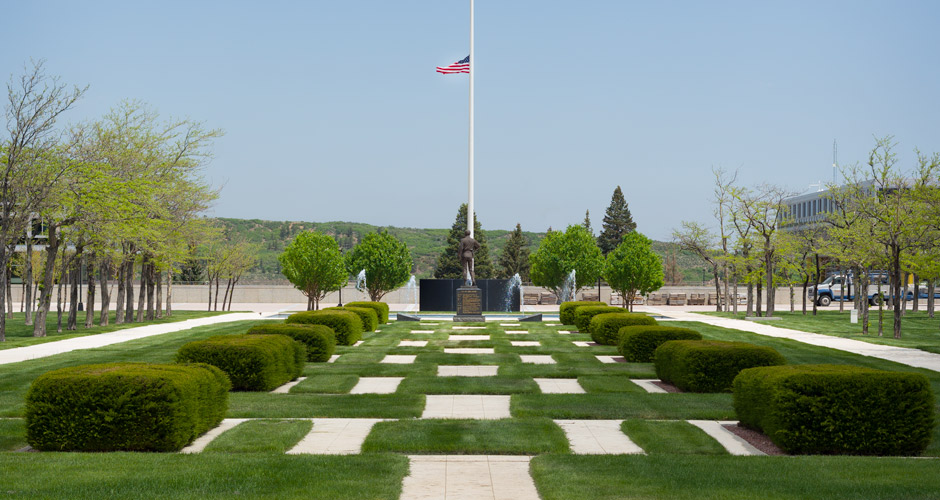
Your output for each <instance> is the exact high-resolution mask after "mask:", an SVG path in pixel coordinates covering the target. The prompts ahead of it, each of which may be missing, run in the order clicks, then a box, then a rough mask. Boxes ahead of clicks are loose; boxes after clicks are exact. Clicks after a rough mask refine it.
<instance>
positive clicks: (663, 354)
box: [653, 340, 786, 392]
mask: <svg viewBox="0 0 940 500" xmlns="http://www.w3.org/2000/svg"><path fill="white" fill-rule="evenodd" d="M653 358H654V361H653V362H654V364H655V366H656V376H657V377H659V378H660V379H661V380H662V381H664V382H669V383H671V384H673V385H675V386H676V387H678V388H679V389H682V390H683V391H688V392H731V384H732V382H733V381H734V377H736V376H737V375H738V373H740V372H741V370H743V369H745V368H754V367H758V366H773V365H783V364H786V360H785V359H784V358H783V356H781V355H780V353H779V352H777V351H776V350H774V349H772V348H770V347H764V346H758V345H754V344H748V343H745V342H722V341H718V340H670V341H668V342H666V343H664V344H663V345H661V346H659V347H658V348H657V349H656V351H655V353H654V355H653Z"/></svg>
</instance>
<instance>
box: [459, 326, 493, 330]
mask: <svg viewBox="0 0 940 500" xmlns="http://www.w3.org/2000/svg"><path fill="white" fill-rule="evenodd" d="M451 328H453V329H454V330H486V327H485V326H452V327H451Z"/></svg>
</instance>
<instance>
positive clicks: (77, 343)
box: [0, 313, 267, 365]
mask: <svg viewBox="0 0 940 500" xmlns="http://www.w3.org/2000/svg"><path fill="white" fill-rule="evenodd" d="M256 319H267V318H266V317H264V316H260V315H258V314H255V313H232V314H222V315H219V316H209V317H206V318H195V319H188V320H186V321H177V322H174V323H161V324H159V325H146V326H138V327H134V328H125V329H124V330H118V331H114V332H108V333H99V334H96V335H85V336H84V337H74V338H70V339H65V340H56V341H53V342H46V343H44V344H36V345H31V346H26V347H14V348H13V349H4V350H2V351H0V365H5V364H8V363H19V362H20V361H27V360H30V359H37V358H45V357H47V356H54V355H56V354H62V353H65V352H71V351H78V350H82V349H95V348H97V347H104V346H108V345H112V344H118V343H121V342H127V341H129V340H137V339H142V338H145V337H152V336H154V335H162V334H164V333H171V332H178V331H180V330H188V329H190V328H196V327H197V326H206V325H215V324H218V323H228V322H230V321H246V320H256Z"/></svg>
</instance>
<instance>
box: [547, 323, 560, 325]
mask: <svg viewBox="0 0 940 500" xmlns="http://www.w3.org/2000/svg"><path fill="white" fill-rule="evenodd" d="M545 326H561V325H560V324H558V323H545Z"/></svg>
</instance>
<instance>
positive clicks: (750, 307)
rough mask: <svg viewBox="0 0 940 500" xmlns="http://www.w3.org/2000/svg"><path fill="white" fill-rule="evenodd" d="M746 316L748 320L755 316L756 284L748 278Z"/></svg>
mask: <svg viewBox="0 0 940 500" xmlns="http://www.w3.org/2000/svg"><path fill="white" fill-rule="evenodd" d="M744 315H745V316H746V317H748V318H750V317H753V316H754V283H752V282H751V281H750V278H748V282H747V310H746V311H745V312H744Z"/></svg>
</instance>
